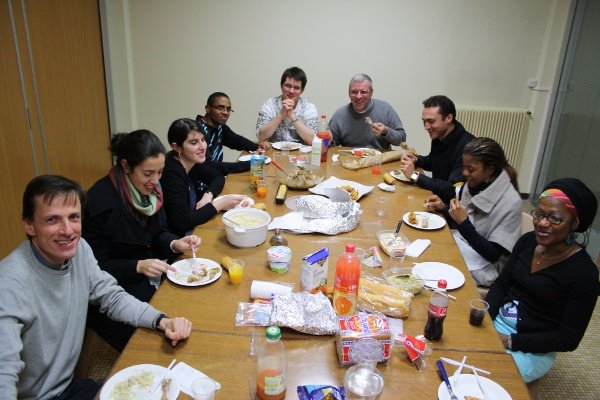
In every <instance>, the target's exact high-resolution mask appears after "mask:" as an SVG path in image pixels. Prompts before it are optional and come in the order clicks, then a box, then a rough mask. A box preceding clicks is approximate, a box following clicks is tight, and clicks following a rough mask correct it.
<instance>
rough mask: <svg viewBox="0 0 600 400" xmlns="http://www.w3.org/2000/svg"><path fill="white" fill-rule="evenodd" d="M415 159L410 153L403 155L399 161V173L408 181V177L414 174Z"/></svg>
mask: <svg viewBox="0 0 600 400" xmlns="http://www.w3.org/2000/svg"><path fill="white" fill-rule="evenodd" d="M416 162H417V157H416V156H415V155H414V154H411V153H408V152H406V153H404V155H403V156H402V158H401V159H400V171H402V173H403V174H404V176H406V179H410V176H411V175H412V174H413V173H414V172H415V163H416Z"/></svg>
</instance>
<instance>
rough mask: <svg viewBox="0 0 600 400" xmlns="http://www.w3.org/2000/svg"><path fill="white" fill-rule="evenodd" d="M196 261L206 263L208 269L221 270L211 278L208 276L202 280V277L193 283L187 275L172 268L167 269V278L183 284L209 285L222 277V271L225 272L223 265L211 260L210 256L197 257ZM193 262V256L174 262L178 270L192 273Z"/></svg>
mask: <svg viewBox="0 0 600 400" xmlns="http://www.w3.org/2000/svg"><path fill="white" fill-rule="evenodd" d="M196 261H197V262H198V264H205V265H206V266H207V267H208V269H212V268H218V269H219V272H217V274H216V275H215V276H213V277H212V278H211V279H208V277H207V278H206V279H205V280H202V278H201V280H199V281H196V282H191V283H189V282H188V281H187V275H185V276H181V275H179V273H178V272H173V271H171V270H169V271H167V278H169V280H170V281H171V282H173V283H176V284H178V285H182V286H203V285H208V284H209V283H212V282H214V281H216V280H217V279H219V278H220V277H221V273H222V272H223V270H222V269H221V266H220V265H219V264H217V263H216V262H214V261H213V260H209V259H208V258H196ZM193 262H194V259H193V258H186V259H183V260H179V261H177V262H176V263H173V266H174V267H175V268H177V271H181V272H184V273H187V274H190V273H192V268H193V265H192V263H193Z"/></svg>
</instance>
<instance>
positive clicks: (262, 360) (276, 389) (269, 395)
mask: <svg viewBox="0 0 600 400" xmlns="http://www.w3.org/2000/svg"><path fill="white" fill-rule="evenodd" d="M266 335H267V341H266V342H265V343H264V344H263V345H262V346H261V348H260V349H259V351H258V358H257V364H256V365H257V368H256V394H257V396H258V398H259V399H261V400H282V399H285V391H286V388H287V382H286V380H287V369H286V361H285V348H284V347H283V343H282V342H281V330H280V329H279V327H278V326H269V327H268V328H267V329H266Z"/></svg>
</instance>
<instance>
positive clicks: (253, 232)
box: [222, 208, 271, 247]
mask: <svg viewBox="0 0 600 400" xmlns="http://www.w3.org/2000/svg"><path fill="white" fill-rule="evenodd" d="M239 214H242V215H244V217H246V216H249V217H252V218H257V219H260V220H261V221H262V222H261V224H260V225H259V226H255V227H251V228H247V227H244V226H243V224H236V220H237V218H236V215H239ZM244 217H242V218H244ZM222 218H223V224H224V225H225V236H226V237H227V241H228V242H229V243H231V244H232V245H234V246H236V247H254V246H258V245H260V244H263V243H264V242H265V241H266V240H267V231H268V228H269V223H270V222H271V216H270V215H269V213H267V212H266V211H263V210H259V209H257V208H234V209H233V210H229V211H227V212H226V213H225V214H223V217H222Z"/></svg>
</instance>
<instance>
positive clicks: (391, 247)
mask: <svg viewBox="0 0 600 400" xmlns="http://www.w3.org/2000/svg"><path fill="white" fill-rule="evenodd" d="M395 232H396V231H395V230H392V229H384V230H381V231H377V239H378V240H379V247H381V249H382V250H383V251H384V252H385V254H387V255H388V256H389V255H392V254H394V253H398V252H405V251H406V248H407V247H408V246H409V245H410V240H408V238H407V237H406V235H404V234H403V233H402V232H398V237H397V238H396V239H395V240H394V241H392V239H393V238H394V233H395Z"/></svg>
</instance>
